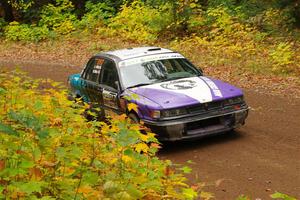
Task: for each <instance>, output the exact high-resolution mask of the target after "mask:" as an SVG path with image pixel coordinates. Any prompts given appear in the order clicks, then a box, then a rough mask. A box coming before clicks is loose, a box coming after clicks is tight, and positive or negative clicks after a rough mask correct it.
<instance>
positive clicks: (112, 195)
mask: <svg viewBox="0 0 300 200" xmlns="http://www.w3.org/2000/svg"><path fill="white" fill-rule="evenodd" d="M41 84H42V85H43V86H47V88H46V89H41V87H39V86H40V85H41ZM42 88H44V87H42ZM59 88H62V86H61V85H60V84H59V83H55V82H51V81H49V80H43V81H41V80H35V81H34V80H31V79H29V78H27V77H26V76H24V75H23V74H21V73H19V72H13V73H12V72H9V73H5V72H2V73H1V75H0V107H1V109H0V180H1V181H0V198H1V199H4V198H5V199H40V198H42V199H105V198H107V199H194V198H196V196H197V193H196V192H195V191H194V190H193V189H191V188H190V187H189V186H188V185H187V184H186V183H185V181H186V178H185V177H184V176H183V175H182V174H181V171H184V172H189V171H190V169H189V168H187V167H181V169H180V168H177V167H175V166H174V165H173V164H172V163H171V162H170V161H162V160H159V159H158V158H157V157H156V156H155V153H156V152H157V149H158V148H159V144H158V142H157V140H156V138H155V137H154V134H153V133H150V132H149V133H147V134H142V133H140V131H139V130H140V126H139V125H137V124H131V123H130V122H129V121H127V118H126V117H125V116H118V117H115V118H113V119H112V120H111V121H110V123H109V124H106V123H104V122H98V121H86V119H85V118H84V117H83V116H82V113H83V112H84V110H85V109H86V108H88V105H77V104H74V103H72V102H70V101H68V100H66V94H67V91H64V90H61V89H59Z"/></svg>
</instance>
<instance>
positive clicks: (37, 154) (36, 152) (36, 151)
mask: <svg viewBox="0 0 300 200" xmlns="http://www.w3.org/2000/svg"><path fill="white" fill-rule="evenodd" d="M41 156H42V152H41V150H40V149H39V148H38V147H37V148H35V149H34V150H33V157H34V160H40V159H41Z"/></svg>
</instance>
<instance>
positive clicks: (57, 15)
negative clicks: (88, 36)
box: [39, 0, 77, 35]
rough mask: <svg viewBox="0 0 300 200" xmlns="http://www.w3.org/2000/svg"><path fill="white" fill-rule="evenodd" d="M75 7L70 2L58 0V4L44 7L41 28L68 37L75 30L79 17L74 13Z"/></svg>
mask: <svg viewBox="0 0 300 200" xmlns="http://www.w3.org/2000/svg"><path fill="white" fill-rule="evenodd" d="M73 9H74V6H73V4H72V2H71V1H69V0H56V4H55V5H53V4H48V5H46V6H44V7H43V9H42V11H41V14H40V17H41V20H40V21H39V26H41V27H43V26H45V27H47V28H48V29H49V30H53V31H54V32H56V33H58V34H62V35H66V34H69V33H71V32H72V31H74V30H75V26H74V24H75V23H76V22H77V17H76V15H75V14H73V13H72V11H73Z"/></svg>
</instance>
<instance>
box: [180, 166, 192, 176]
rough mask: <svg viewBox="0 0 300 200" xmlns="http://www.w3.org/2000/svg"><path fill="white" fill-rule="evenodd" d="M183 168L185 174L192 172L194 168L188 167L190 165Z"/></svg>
mask: <svg viewBox="0 0 300 200" xmlns="http://www.w3.org/2000/svg"><path fill="white" fill-rule="evenodd" d="M181 170H182V171H183V173H185V174H189V173H191V171H192V169H191V168H190V167H188V166H184V167H182V168H181Z"/></svg>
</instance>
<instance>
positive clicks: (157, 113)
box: [150, 110, 160, 119]
mask: <svg viewBox="0 0 300 200" xmlns="http://www.w3.org/2000/svg"><path fill="white" fill-rule="evenodd" d="M150 117H151V118H153V119H158V118H160V111H159V110H152V111H150Z"/></svg>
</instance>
